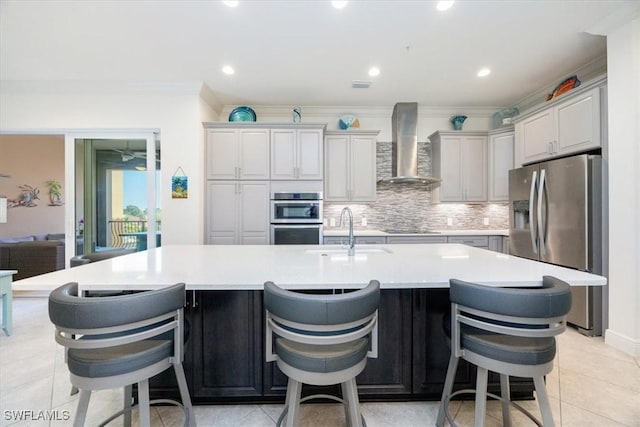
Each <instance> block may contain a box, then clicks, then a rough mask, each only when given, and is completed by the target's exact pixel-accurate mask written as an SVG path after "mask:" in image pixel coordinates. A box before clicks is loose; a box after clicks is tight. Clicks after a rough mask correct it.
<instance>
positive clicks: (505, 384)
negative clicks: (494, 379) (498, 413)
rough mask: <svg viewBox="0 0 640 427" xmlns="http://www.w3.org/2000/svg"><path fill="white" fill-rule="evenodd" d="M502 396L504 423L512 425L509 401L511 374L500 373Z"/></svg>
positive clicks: (507, 425)
mask: <svg viewBox="0 0 640 427" xmlns="http://www.w3.org/2000/svg"><path fill="white" fill-rule="evenodd" d="M500 397H502V425H503V426H504V427H511V415H510V414H509V402H510V401H511V391H510V387H509V375H505V374H500Z"/></svg>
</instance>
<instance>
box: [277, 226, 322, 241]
mask: <svg viewBox="0 0 640 427" xmlns="http://www.w3.org/2000/svg"><path fill="white" fill-rule="evenodd" d="M277 228H317V229H318V244H319V245H322V244H323V243H324V225H323V224H322V223H319V224H318V223H306V224H271V227H270V230H269V231H270V233H271V240H270V242H271V244H272V245H273V244H275V240H276V239H275V231H276V229H277Z"/></svg>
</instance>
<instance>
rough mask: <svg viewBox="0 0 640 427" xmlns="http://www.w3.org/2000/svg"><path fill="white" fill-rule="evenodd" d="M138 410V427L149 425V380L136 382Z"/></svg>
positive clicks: (148, 426) (147, 426)
mask: <svg viewBox="0 0 640 427" xmlns="http://www.w3.org/2000/svg"><path fill="white" fill-rule="evenodd" d="M138 411H139V413H140V427H150V426H151V408H150V407H149V380H148V379H145V380H142V381H140V382H139V383H138Z"/></svg>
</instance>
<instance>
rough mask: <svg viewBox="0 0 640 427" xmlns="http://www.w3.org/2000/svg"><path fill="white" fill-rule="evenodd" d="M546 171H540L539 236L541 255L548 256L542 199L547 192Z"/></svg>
mask: <svg viewBox="0 0 640 427" xmlns="http://www.w3.org/2000/svg"><path fill="white" fill-rule="evenodd" d="M546 175H547V174H546V170H545V169H542V170H541V171H540V185H539V186H538V236H539V240H540V255H545V254H546V252H547V251H546V247H545V242H544V240H545V237H546V227H543V226H542V199H543V195H544V192H545V191H546V182H545V181H546V180H545V178H546Z"/></svg>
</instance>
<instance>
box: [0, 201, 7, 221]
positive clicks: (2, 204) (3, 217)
mask: <svg viewBox="0 0 640 427" xmlns="http://www.w3.org/2000/svg"><path fill="white" fill-rule="evenodd" d="M5 222H7V198H6V197H0V223H3V224H4V223H5Z"/></svg>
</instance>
